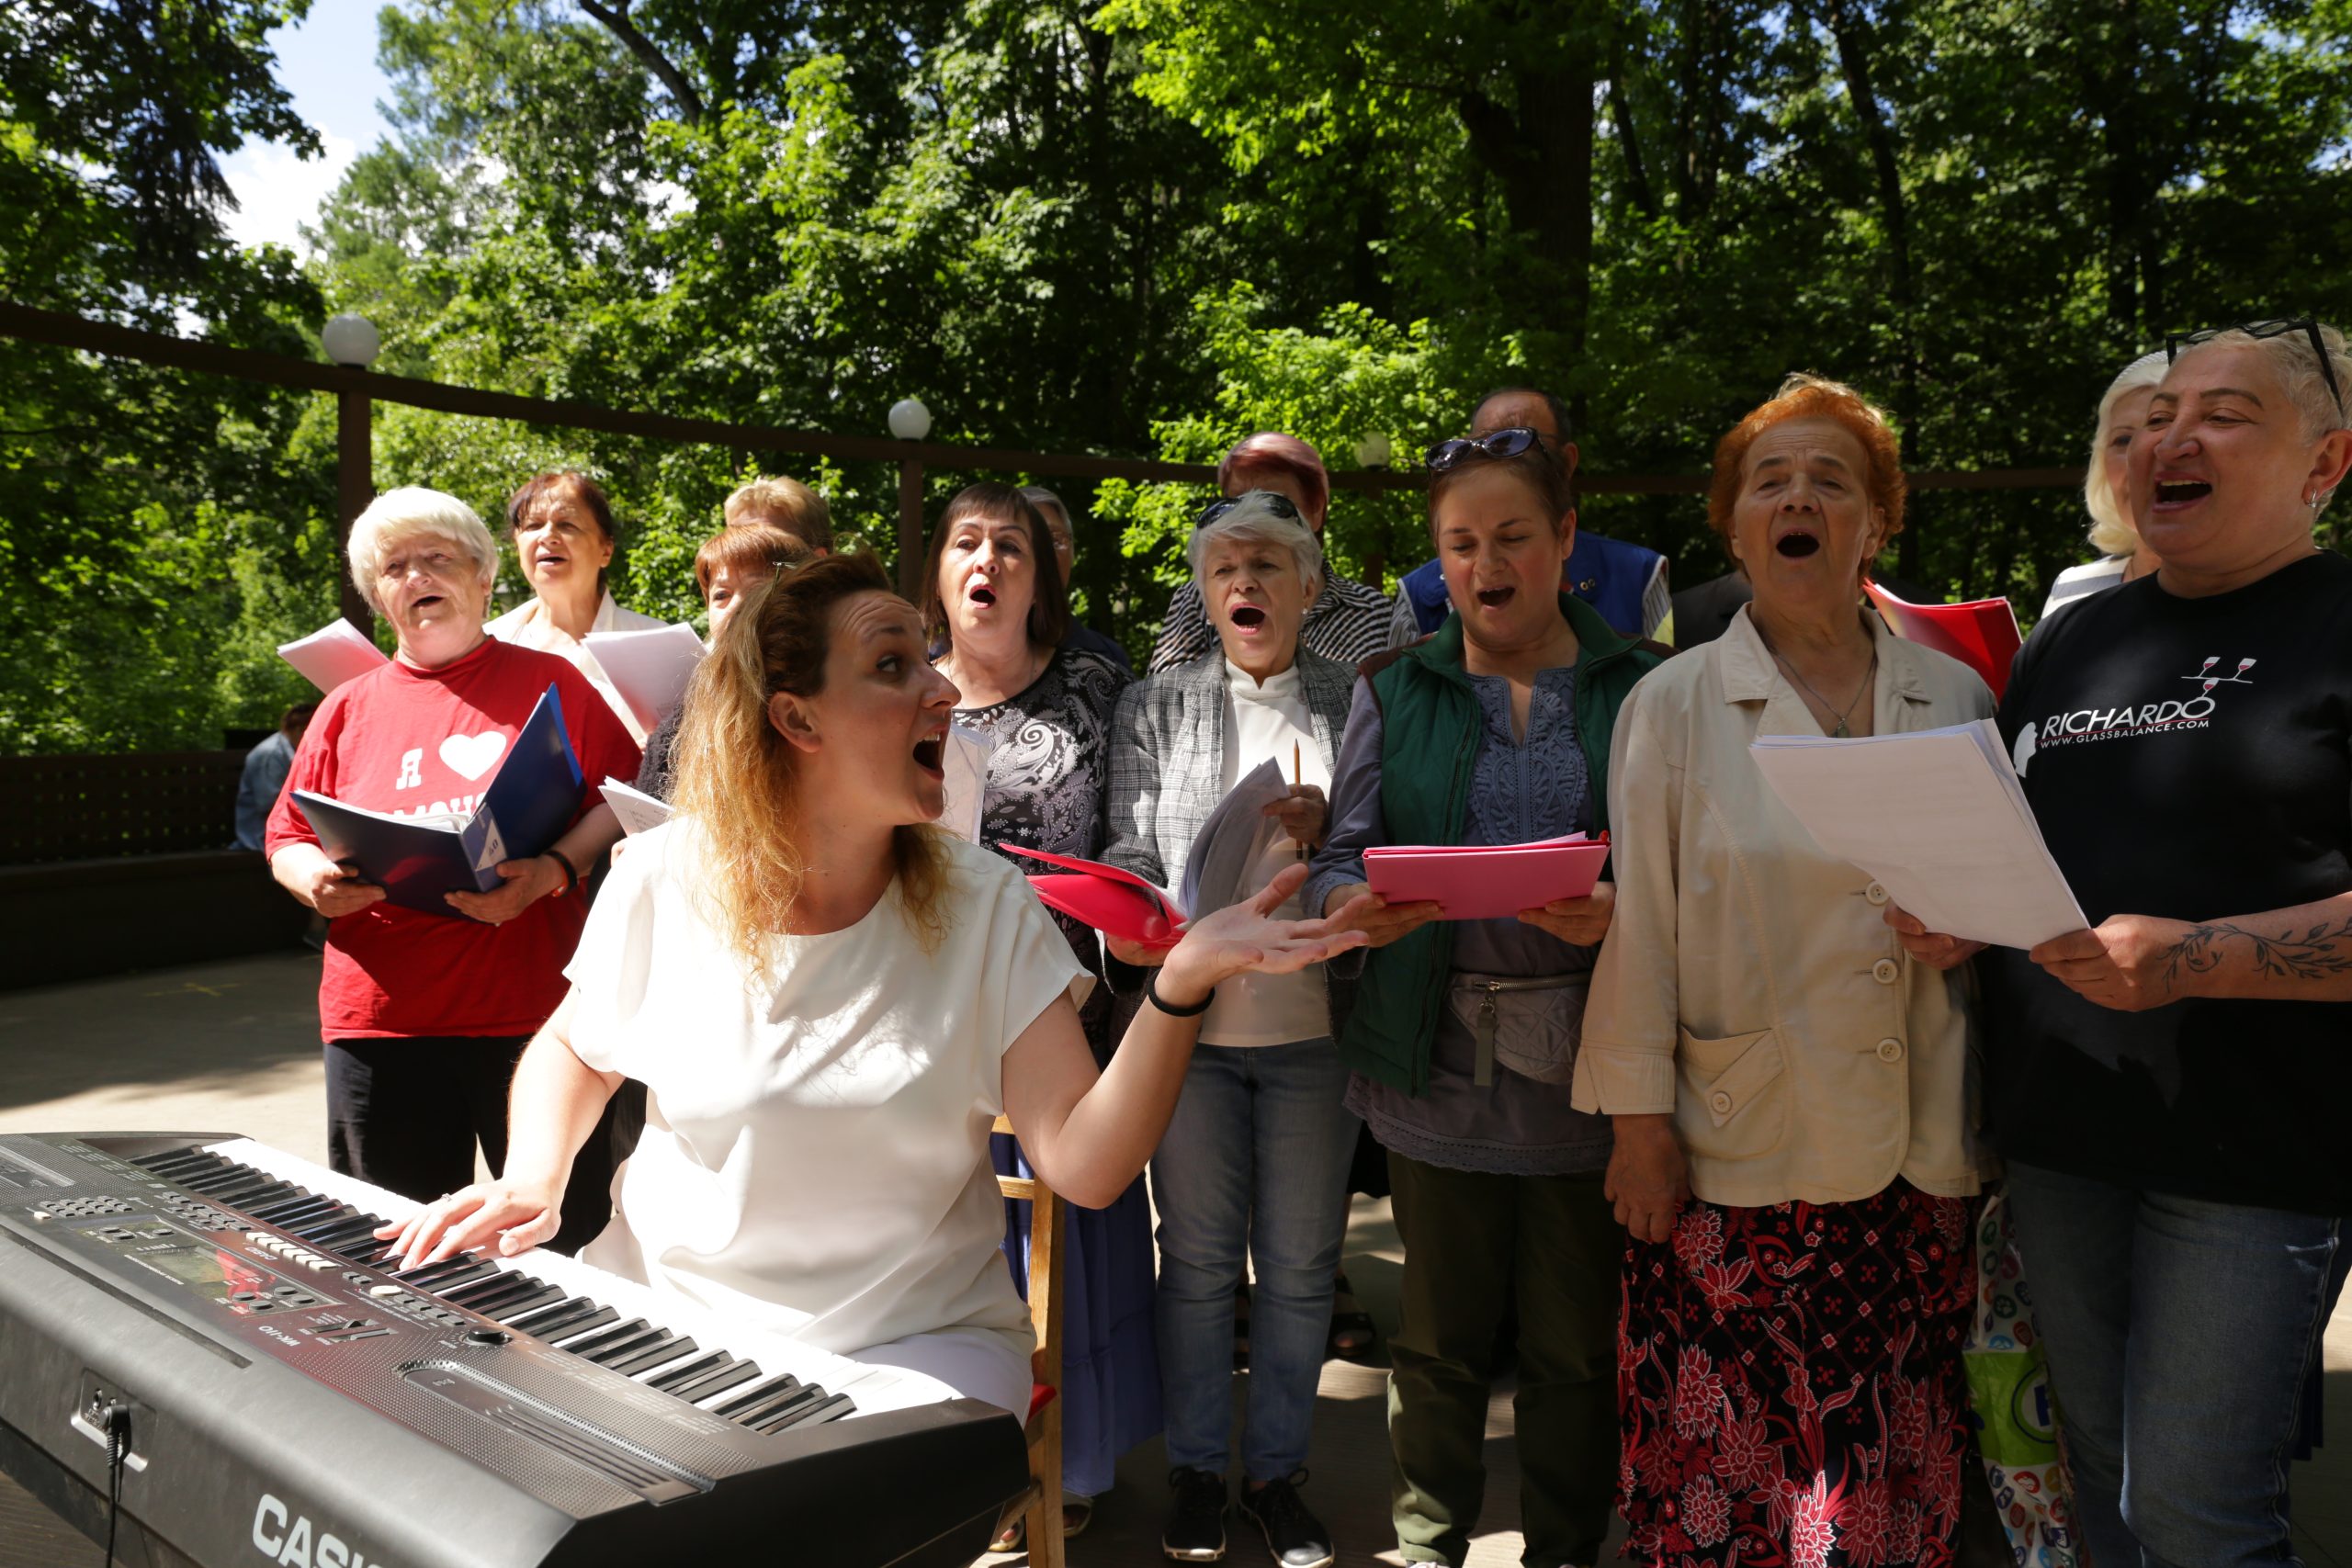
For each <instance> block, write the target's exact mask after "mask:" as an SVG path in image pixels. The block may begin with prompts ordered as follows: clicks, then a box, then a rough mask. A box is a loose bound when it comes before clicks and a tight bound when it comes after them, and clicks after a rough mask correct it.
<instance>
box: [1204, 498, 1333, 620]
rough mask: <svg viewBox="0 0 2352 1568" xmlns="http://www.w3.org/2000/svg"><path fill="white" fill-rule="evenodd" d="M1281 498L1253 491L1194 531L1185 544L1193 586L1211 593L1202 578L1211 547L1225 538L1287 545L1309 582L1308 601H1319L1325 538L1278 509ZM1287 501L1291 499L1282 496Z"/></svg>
mask: <svg viewBox="0 0 2352 1568" xmlns="http://www.w3.org/2000/svg"><path fill="white" fill-rule="evenodd" d="M1276 499H1277V498H1276V497H1275V496H1274V495H1273V492H1272V491H1259V490H1253V491H1249V492H1247V493H1246V494H1244V495H1243V496H1241V498H1240V499H1239V500H1238V501H1236V502H1234V503H1233V505H1232V506H1231V507H1230V508H1229V509H1227V511H1226V512H1225V513H1223V514H1221V515H1220V516H1219V517H1218V518H1217V520H1216V522H1214V523H1211V524H1210V525H1208V526H1207V527H1205V528H1195V529H1193V537H1192V538H1191V540H1190V541H1189V542H1187V543H1186V545H1185V547H1184V558H1185V559H1186V560H1188V561H1190V562H1191V563H1192V568H1193V587H1195V588H1197V589H1199V590H1200V591H1201V595H1202V597H1203V598H1204V599H1205V598H1206V597H1207V596H1208V585H1207V584H1205V583H1204V582H1203V581H1201V573H1202V571H1203V570H1204V569H1205V568H1206V566H1207V564H1208V558H1209V547H1210V546H1211V545H1214V544H1217V543H1219V542H1221V541H1224V540H1228V539H1229V540H1231V541H1233V542H1234V543H1236V544H1245V543H1246V544H1261V545H1283V546H1286V547H1288V548H1289V550H1290V553H1291V555H1292V557H1293V558H1295V560H1296V561H1297V562H1298V575H1299V577H1300V579H1301V580H1302V581H1305V582H1306V602H1307V603H1308V604H1313V603H1315V600H1316V596H1317V594H1319V593H1321V592H1323V541H1321V540H1320V539H1317V537H1316V536H1315V531H1314V530H1313V529H1312V528H1309V527H1308V526H1307V525H1306V522H1305V520H1303V519H1301V518H1298V517H1295V516H1293V517H1285V516H1283V514H1282V513H1280V512H1278V511H1276V510H1275V509H1274V501H1275V500H1276ZM1280 499H1282V500H1283V502H1284V503H1285V504H1287V503H1288V498H1287V497H1283V498H1280Z"/></svg>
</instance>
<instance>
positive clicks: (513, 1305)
mask: <svg viewBox="0 0 2352 1568" xmlns="http://www.w3.org/2000/svg"><path fill="white" fill-rule="evenodd" d="M567 1299H568V1298H567V1297H566V1296H565V1295H564V1293H563V1287H562V1286H560V1285H541V1286H540V1287H539V1288H538V1289H537V1290H536V1291H533V1292H530V1293H529V1294H528V1295H525V1296H518V1297H516V1298H515V1300H513V1301H506V1302H501V1303H498V1304H497V1305H496V1306H494V1307H479V1306H478V1307H476V1308H474V1311H476V1312H478V1313H480V1314H482V1316H484V1317H494V1318H496V1319H497V1320H498V1321H499V1322H501V1323H503V1324H505V1325H507V1326H508V1327H510V1328H511V1327H513V1326H514V1325H515V1322H516V1320H517V1319H520V1318H523V1317H526V1316H528V1315H529V1314H532V1313H535V1312H538V1311H541V1310H543V1309H544V1308H547V1307H549V1306H552V1305H554V1304H555V1303H558V1302H560V1301H564V1300H567Z"/></svg>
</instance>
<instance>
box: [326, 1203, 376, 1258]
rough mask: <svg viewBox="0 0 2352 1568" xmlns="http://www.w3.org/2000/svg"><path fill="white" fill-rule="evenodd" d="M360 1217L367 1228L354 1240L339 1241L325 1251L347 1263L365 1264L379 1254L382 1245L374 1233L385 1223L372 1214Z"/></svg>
mask: <svg viewBox="0 0 2352 1568" xmlns="http://www.w3.org/2000/svg"><path fill="white" fill-rule="evenodd" d="M360 1217H361V1218H362V1219H364V1220H366V1221H367V1222H368V1228H367V1229H366V1230H364V1231H361V1232H360V1233H359V1235H358V1236H357V1238H356V1239H355V1240H352V1241H339V1242H337V1243H335V1244H334V1246H333V1247H327V1248H326V1249H325V1250H326V1251H328V1252H332V1253H334V1255H335V1256H336V1257H337V1258H342V1259H344V1260H345V1262H349V1263H365V1262H367V1261H368V1260H369V1259H370V1258H375V1257H376V1256H377V1255H378V1254H379V1253H380V1252H381V1251H382V1250H383V1247H384V1244H383V1242H381V1241H380V1240H379V1239H378V1238H377V1235H376V1233H377V1232H378V1231H379V1230H382V1229H383V1228H384V1225H385V1223H386V1222H384V1221H382V1220H379V1219H378V1218H377V1217H376V1216H375V1215H373V1214H363V1215H361V1216H360Z"/></svg>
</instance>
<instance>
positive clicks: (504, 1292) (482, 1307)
mask: <svg viewBox="0 0 2352 1568" xmlns="http://www.w3.org/2000/svg"><path fill="white" fill-rule="evenodd" d="M547 1288H548V1282H547V1281H546V1280H534V1279H532V1278H531V1277H530V1276H529V1275H528V1274H508V1275H506V1276H505V1277H504V1278H503V1279H498V1280H483V1281H482V1282H481V1284H479V1285H469V1286H467V1287H466V1288H465V1290H464V1291H463V1292H458V1291H435V1292H434V1294H435V1295H437V1296H439V1297H440V1298H441V1299H442V1300H443V1301H445V1302H448V1303H453V1304H454V1305H457V1306H461V1307H464V1308H465V1309H466V1310H467V1311H469V1312H478V1313H480V1314H482V1316H484V1317H496V1316H497V1315H498V1309H499V1308H501V1307H503V1306H504V1305H505V1304H506V1303H509V1302H519V1301H521V1300H522V1299H523V1298H524V1297H525V1296H529V1295H536V1294H537V1293H538V1292H541V1291H544V1290H546V1289H547Z"/></svg>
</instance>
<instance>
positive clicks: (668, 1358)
mask: <svg viewBox="0 0 2352 1568" xmlns="http://www.w3.org/2000/svg"><path fill="white" fill-rule="evenodd" d="M701 1348H702V1347H701V1346H699V1345H697V1344H695V1342H694V1341H693V1340H691V1339H689V1338H687V1337H685V1336H684V1335H682V1334H665V1335H663V1336H662V1337H661V1338H660V1339H659V1340H658V1341H656V1342H655V1343H653V1344H651V1345H649V1346H647V1347H646V1348H644V1349H642V1350H639V1351H637V1352H635V1353H634V1354H631V1355H628V1356H623V1357H621V1358H620V1359H617V1360H612V1361H606V1362H605V1365H606V1366H608V1367H610V1368H612V1369H613V1371H616V1372H618V1373H620V1374H621V1375H622V1376H623V1377H635V1376H636V1375H637V1374H638V1373H639V1372H647V1371H652V1370H653V1369H654V1368H656V1367H666V1366H668V1365H669V1364H670V1363H671V1362H673V1361H674V1360H676V1359H678V1358H679V1357H681V1356H691V1355H693V1354H694V1353H695V1351H696V1350H699V1349H701Z"/></svg>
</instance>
